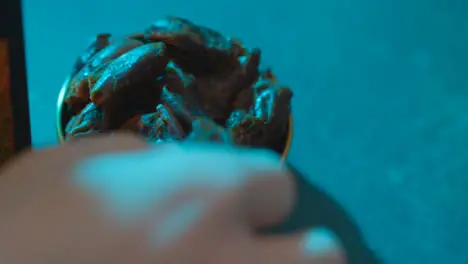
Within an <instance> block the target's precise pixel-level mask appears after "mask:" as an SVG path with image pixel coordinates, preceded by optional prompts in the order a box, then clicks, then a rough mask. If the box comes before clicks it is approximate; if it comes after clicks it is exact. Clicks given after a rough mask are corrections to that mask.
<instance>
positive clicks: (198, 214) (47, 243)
mask: <svg viewBox="0 0 468 264" xmlns="http://www.w3.org/2000/svg"><path fill="white" fill-rule="evenodd" d="M293 189H294V188H293V184H292V182H291V180H290V177H289V176H288V174H287V173H286V171H285V170H284V169H283V168H282V166H281V165H280V162H279V159H278V158H277V157H276V156H275V155H273V154H270V153H267V152H264V151H247V150H242V149H233V148H231V147H228V146H222V145H201V144H197V143H182V144H167V145H164V144H163V145H158V146H156V147H154V146H148V145H147V144H146V143H144V142H143V141H141V140H139V139H137V138H134V137H130V136H125V135H114V136H107V137H96V138H86V139H84V140H81V141H76V142H71V143H69V144H65V145H62V146H59V147H56V148H51V149H47V150H42V151H36V152H31V153H27V154H24V155H22V156H20V157H19V158H17V159H16V160H15V161H13V162H12V163H10V164H7V165H6V166H5V167H4V168H3V170H2V171H1V172H0V263H6V264H59V263H60V264H63V263H67V264H83V263H86V264H105V263H112V264H130V263H134V264H158V263H170V264H219V263H223V264H224V263H226V264H241V263H242V264H244V263H258V264H271V263H272V264H276V263H278V264H283V263H284V264H286V263H287V264H306V263H310V264H325V263H326V264H339V263H344V257H343V254H342V252H341V251H340V249H339V247H338V243H337V242H336V241H335V240H334V239H333V236H331V235H330V234H329V233H327V232H325V231H323V230H321V229H312V230H308V231H305V232H302V233H298V234H291V235H287V236H265V235H258V234H256V233H255V230H256V229H257V228H261V227H267V226H270V225H274V224H276V223H278V222H280V221H282V220H283V219H284V218H285V217H286V216H287V214H288V213H289V211H290V210H291V209H292V205H293V203H294V198H293V197H294V190H293Z"/></svg>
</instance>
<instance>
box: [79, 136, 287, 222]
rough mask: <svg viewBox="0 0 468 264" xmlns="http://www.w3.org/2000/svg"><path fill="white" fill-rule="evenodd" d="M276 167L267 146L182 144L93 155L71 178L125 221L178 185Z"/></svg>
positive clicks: (236, 179) (227, 182) (236, 180)
mask: <svg viewBox="0 0 468 264" xmlns="http://www.w3.org/2000/svg"><path fill="white" fill-rule="evenodd" d="M281 168H282V166H281V165H280V160H279V157H278V156H276V155H274V154H271V153H270V152H268V151H251V150H243V149H238V148H232V147H229V146H225V145H218V144H198V143H182V144H178V145H175V144H174V145H173V144H171V145H166V146H164V145H161V146H159V147H155V149H152V150H145V151H142V152H133V153H120V154H107V155H101V156H95V157H92V158H89V159H88V160H85V161H83V162H82V163H81V164H79V165H78V166H77V168H76V171H75V178H74V179H75V183H76V185H77V186H78V187H79V188H83V189H84V190H86V191H88V192H91V193H93V194H94V195H95V196H98V197H99V198H100V200H101V201H102V202H103V206H104V207H105V208H106V209H107V210H110V212H111V213H112V214H114V215H115V216H116V218H117V219H119V220H121V221H123V222H125V221H130V220H132V219H134V218H138V217H139V216H141V215H145V214H148V213H151V212H154V210H155V208H157V207H158V205H159V204H161V203H162V202H163V201H167V199H172V198H173V195H174V194H175V193H177V192H178V191H180V190H181V189H183V188H194V187H197V188H198V187H199V188H209V189H220V188H222V189H229V188H232V187H234V186H238V185H239V184H242V182H243V181H244V179H245V177H246V176H247V173H251V172H252V169H254V170H260V171H277V170H279V169H281Z"/></svg>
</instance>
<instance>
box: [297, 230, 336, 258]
mask: <svg viewBox="0 0 468 264" xmlns="http://www.w3.org/2000/svg"><path fill="white" fill-rule="evenodd" d="M303 241H304V242H303V243H304V244H303V247H304V251H305V252H306V254H307V255H308V256H310V257H314V256H317V255H327V254H330V253H335V252H336V251H337V250H339V248H340V243H339V241H338V239H337V237H336V236H335V235H334V234H333V233H332V232H330V231H329V230H327V229H324V228H318V229H313V230H311V231H309V232H307V233H306V235H305V237H304V240H303Z"/></svg>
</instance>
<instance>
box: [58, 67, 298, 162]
mask: <svg viewBox="0 0 468 264" xmlns="http://www.w3.org/2000/svg"><path fill="white" fill-rule="evenodd" d="M71 79H72V77H71V76H68V77H67V79H66V80H65V82H64V83H63V85H62V88H61V90H60V93H59V96H58V100H57V113H56V119H57V121H56V130H57V138H58V141H59V143H60V144H62V143H64V142H65V127H66V125H67V123H68V121H69V120H70V117H71V116H69V114H68V113H67V108H66V107H65V95H66V92H67V90H68V87H69V85H70V82H71ZM292 138H293V118H292V115H291V116H289V122H288V129H287V133H286V135H284V136H283V138H282V139H281V143H280V144H278V147H277V148H275V149H274V150H275V151H276V152H278V153H279V154H281V159H282V160H286V158H287V156H288V154H289V150H290V148H291V142H292Z"/></svg>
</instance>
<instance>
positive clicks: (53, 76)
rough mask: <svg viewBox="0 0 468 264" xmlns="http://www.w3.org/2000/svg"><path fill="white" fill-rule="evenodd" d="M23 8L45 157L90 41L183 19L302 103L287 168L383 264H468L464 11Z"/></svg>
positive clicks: (214, 5)
mask: <svg viewBox="0 0 468 264" xmlns="http://www.w3.org/2000/svg"><path fill="white" fill-rule="evenodd" d="M23 2H24V10H25V25H26V41H27V50H26V52H27V53H26V55H27V67H28V84H29V89H30V94H29V96H30V100H31V115H32V129H33V141H34V144H35V145H36V146H44V145H50V144H55V143H56V136H55V105H56V104H55V102H56V97H57V94H58V91H59V89H60V86H61V84H62V82H63V81H64V77H65V75H66V74H67V73H68V71H69V69H70V67H71V65H72V63H73V61H74V59H75V56H76V55H77V54H78V53H79V52H80V51H81V50H82V49H83V48H84V45H85V44H86V40H87V39H89V38H90V37H91V36H92V35H94V34H96V33H98V32H111V33H117V34H125V33H130V32H134V31H138V30H140V29H141V28H142V27H144V26H146V25H147V24H148V23H150V22H151V21H152V20H154V19H157V18H160V17H162V16H164V15H166V14H171V15H178V16H183V17H186V18H189V19H191V20H194V21H195V22H198V23H201V24H204V25H207V26H210V27H213V28H215V29H218V30H220V31H222V32H223V33H226V34H230V35H234V36H238V37H239V38H241V39H242V40H243V41H244V42H245V43H246V44H248V45H254V44H255V45H258V46H259V47H260V48H262V50H263V53H264V63H265V64H267V65H271V66H273V67H274V71H275V72H276V74H277V75H278V77H279V78H280V80H281V81H282V82H284V83H286V84H289V85H291V87H292V88H293V90H294V92H295V97H294V118H295V127H294V128H295V136H294V144H293V149H292V153H291V156H290V159H291V161H292V162H293V163H294V164H296V165H297V166H298V167H299V168H300V169H302V170H303V171H305V172H306V173H307V174H309V175H310V177H311V180H312V181H314V182H316V183H318V184H319V185H321V186H323V187H324V188H326V189H327V190H329V191H330V192H331V193H332V194H333V195H335V197H337V199H338V200H339V201H340V202H342V203H343V205H344V206H345V207H346V208H348V209H349V210H350V212H351V213H352V214H353V215H354V217H355V218H356V220H357V222H358V223H359V224H360V225H361V226H362V228H363V230H364V233H365V235H366V237H367V239H368V240H369V242H370V243H371V245H372V246H373V247H374V248H375V249H376V250H377V252H378V253H379V254H380V255H382V256H383V257H384V259H385V260H386V261H387V262H388V263H395V264H397V263H398V264H406V263H408V264H418V263H421V264H422V263H434V264H436V263H450V264H467V263H468V253H464V250H463V249H464V248H466V246H463V244H464V243H465V239H466V237H468V229H467V228H466V224H467V223H468V210H467V209H466V206H465V205H464V203H466V202H467V201H468V194H467V189H468V174H467V173H468V153H467V147H468V79H467V76H468V75H467V72H468V62H467V59H468V50H467V47H468V15H467V14H468V2H467V1H466V0H445V1H443V0H425V1H423V0H412V1H404V0H382V1H373V0H328V1H306V0H288V1H271V2H268V1H262V0H257V1H247V0H237V1H235V2H229V1H210V0H199V1H181V0H179V1H148V0H146V1H145V0H132V1H116V0H92V1H91V0H80V1H77V0H62V1H54V0H42V1H33V0H24V1H23Z"/></svg>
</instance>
